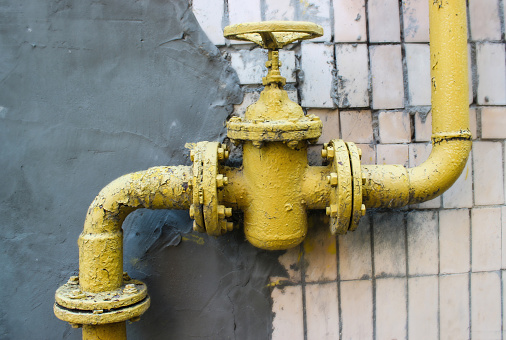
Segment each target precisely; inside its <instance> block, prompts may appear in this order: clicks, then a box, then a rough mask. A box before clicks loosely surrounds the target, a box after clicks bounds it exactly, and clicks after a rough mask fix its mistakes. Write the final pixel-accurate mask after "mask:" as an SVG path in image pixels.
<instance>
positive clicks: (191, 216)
mask: <svg viewBox="0 0 506 340" xmlns="http://www.w3.org/2000/svg"><path fill="white" fill-rule="evenodd" d="M189 213H190V218H191V219H193V218H195V206H194V205H193V204H192V205H190V209H189Z"/></svg>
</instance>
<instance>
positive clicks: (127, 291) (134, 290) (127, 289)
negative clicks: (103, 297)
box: [123, 283, 138, 294]
mask: <svg viewBox="0 0 506 340" xmlns="http://www.w3.org/2000/svg"><path fill="white" fill-rule="evenodd" d="M137 292H138V290H137V288H135V285H134V284H133V283H129V284H127V285H125V288H124V289H123V294H135V293H137Z"/></svg>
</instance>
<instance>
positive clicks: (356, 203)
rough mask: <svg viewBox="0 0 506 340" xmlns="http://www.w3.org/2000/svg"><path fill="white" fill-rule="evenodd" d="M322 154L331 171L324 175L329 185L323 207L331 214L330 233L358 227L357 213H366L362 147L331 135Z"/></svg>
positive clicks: (358, 215) (340, 232)
mask: <svg viewBox="0 0 506 340" xmlns="http://www.w3.org/2000/svg"><path fill="white" fill-rule="evenodd" d="M322 157H323V158H324V159H326V160H327V161H329V162H331V172H330V174H329V176H328V177H327V182H328V183H329V184H330V187H331V189H330V190H331V194H330V206H328V207H327V208H326V213H327V215H329V216H330V232H331V233H332V234H333V235H335V234H346V233H347V232H348V231H353V230H355V229H356V228H357V226H358V222H359V220H360V217H362V216H363V215H364V213H365V206H364V205H363V204H362V170H361V165H360V158H361V151H360V149H358V148H357V146H356V145H355V143H351V142H347V143H345V142H344V141H342V140H340V139H334V140H332V141H330V143H328V144H325V145H324V147H323V150H322Z"/></svg>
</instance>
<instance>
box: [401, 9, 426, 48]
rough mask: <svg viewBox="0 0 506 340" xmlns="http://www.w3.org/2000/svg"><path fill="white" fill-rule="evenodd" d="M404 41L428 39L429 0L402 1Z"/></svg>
mask: <svg viewBox="0 0 506 340" xmlns="http://www.w3.org/2000/svg"><path fill="white" fill-rule="evenodd" d="M402 16H403V25H404V41H405V42H428V41H429V2H428V1H425V0H404V1H402Z"/></svg>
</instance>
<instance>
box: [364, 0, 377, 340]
mask: <svg viewBox="0 0 506 340" xmlns="http://www.w3.org/2000/svg"><path fill="white" fill-rule="evenodd" d="M366 1H367V0H366ZM369 235H370V236H371V237H370V242H371V284H372V338H373V339H376V338H377V334H376V332H377V331H376V266H375V265H374V218H373V216H371V218H370V220H369Z"/></svg>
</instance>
